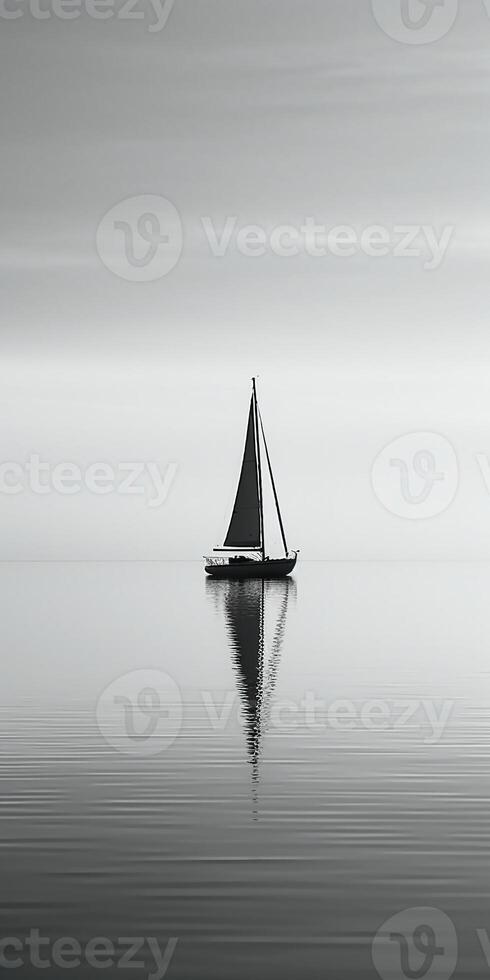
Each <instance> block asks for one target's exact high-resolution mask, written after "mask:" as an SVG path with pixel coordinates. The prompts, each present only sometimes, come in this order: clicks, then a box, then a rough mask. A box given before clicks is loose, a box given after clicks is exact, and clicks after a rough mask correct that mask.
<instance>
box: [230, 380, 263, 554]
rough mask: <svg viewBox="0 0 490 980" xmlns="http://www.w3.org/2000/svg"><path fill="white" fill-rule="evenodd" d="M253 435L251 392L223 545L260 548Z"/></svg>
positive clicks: (255, 448) (253, 411)
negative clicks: (242, 451) (245, 430)
mask: <svg viewBox="0 0 490 980" xmlns="http://www.w3.org/2000/svg"><path fill="white" fill-rule="evenodd" d="M257 470H258V468H257V443H256V436H255V404H254V399H253V396H252V400H251V402H250V412H249V415H248V426H247V438H246V439H245V451H244V454H243V463H242V469H241V473H240V480H239V481H238V490H237V494H236V498H235V506H234V508H233V514H232V515H231V521H230V526H229V528H228V534H227V535H226V539H225V548H260V546H261V535H260V498H259V481H258V472H257Z"/></svg>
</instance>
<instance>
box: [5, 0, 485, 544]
mask: <svg viewBox="0 0 490 980" xmlns="http://www.w3.org/2000/svg"><path fill="white" fill-rule="evenodd" d="M446 2H447V3H448V4H449V0H446ZM52 3H53V0H42V3H41V6H42V8H43V9H45V10H51V11H52V10H53V6H52ZM392 3H393V6H394V7H395V8H396V7H397V4H398V0H392ZM413 4H414V7H413V10H414V13H417V15H418V13H420V10H418V8H421V7H422V4H421V3H420V0H413ZM417 5H418V6H417ZM82 6H83V12H82V14H81V16H80V17H79V18H78V19H76V20H62V19H60V18H59V17H56V16H51V17H50V18H46V19H42V20H40V19H37V18H36V17H35V16H33V14H32V13H31V12H29V9H28V2H27V0H8V3H7V8H8V10H10V11H15V10H22V14H23V15H22V17H19V18H18V19H15V20H14V19H8V20H7V19H1V18H0V20H1V25H0V27H1V36H0V56H1V64H2V78H3V84H2V87H1V89H0V101H1V107H2V121H3V124H2V134H3V140H2V153H1V177H2V179H1V202H2V222H1V229H0V236H1V237H0V259H1V264H2V279H1V301H2V325H1V346H2V360H1V378H0V381H1V384H0V399H1V416H0V426H1V430H0V432H1V444H2V458H3V460H17V461H21V462H22V461H23V460H25V459H26V458H27V457H28V456H29V455H30V454H33V453H38V454H39V455H40V456H41V457H42V458H43V459H44V460H49V461H51V462H52V463H53V464H55V463H57V462H60V461H69V462H72V463H75V464H78V465H80V466H86V465H89V464H90V463H91V462H95V461H107V462H108V463H110V464H113V465H117V463H118V462H119V461H121V460H123V461H124V460H126V461H127V460H130V461H131V460H136V461H138V460H142V461H145V460H153V461H157V462H159V464H160V465H161V467H162V469H164V468H165V466H166V465H167V464H168V462H170V461H173V462H175V463H176V464H177V474H176V477H175V480H174V483H173V486H172V490H171V493H170V495H169V497H168V500H167V502H166V504H165V505H164V506H163V507H161V508H153V509H152V508H149V507H148V506H147V504H146V502H145V499H143V498H142V497H136V496H134V497H130V496H121V495H116V494H110V495H107V496H97V495H90V494H89V493H83V494H79V495H75V496H61V495H59V494H50V495H44V496H39V495H35V494H32V493H30V492H29V493H27V492H26V493H22V494H18V495H13V496H6V495H0V531H1V541H2V545H1V549H0V555H1V557H4V558H30V557H38V558H41V557H51V558H53V557H66V558H79V557H94V558H117V557H154V558H158V557H189V558H190V557H196V558H199V557H200V555H201V554H202V553H203V551H205V550H206V549H209V548H211V547H212V546H213V545H216V544H218V543H219V542H220V539H221V537H222V535H223V534H224V532H225V530H226V526H227V521H228V518H229V510H230V507H231V503H232V498H233V489H234V484H235V481H236V478H237V475H238V466H239V459H240V453H241V448H242V440H243V437H244V431H245V422H246V411H247V403H248V397H249V378H250V376H251V374H252V373H259V374H260V390H261V393H262V401H263V410H264V421H265V423H266V429H267V433H268V437H269V441H270V448H271V453H272V458H273V463H275V465H276V469H277V471H278V472H277V476H278V482H279V490H280V495H281V499H282V501H283V505H284V511H285V518H286V526H287V530H288V532H289V538H290V543H291V545H292V546H295V547H301V548H302V549H303V554H304V556H305V557H315V558H316V557H333V558H342V557H345V558H357V557H359V558H366V557H384V558H390V557H391V558H393V557H395V558H402V557H475V556H479V557H490V494H489V492H488V491H487V489H486V487H485V482H484V479H483V477H482V471H481V460H480V463H478V461H477V460H476V458H475V454H480V456H482V455H484V454H486V453H487V452H488V454H489V456H490V431H489V427H488V419H489V412H490V384H489V363H490V357H489V355H490V332H489V325H488V321H489V314H488V309H489V305H490V304H489V299H490V296H489V293H490V287H489V275H488V266H489V259H490V240H489V234H488V210H489V203H490V202H489V198H490V187H489V184H490V182H489V178H488V159H489V149H490V140H489V134H490V113H489V111H488V110H489V95H490V76H489V67H488V44H489V41H490V18H489V16H488V13H487V10H486V6H485V4H483V3H480V2H477V0H474V2H470V0H467V2H464V3H463V2H461V3H460V5H459V6H460V9H459V12H458V16H457V19H456V21H455V23H454V25H453V26H452V28H451V30H449V32H448V33H447V34H446V35H445V36H444V37H442V38H440V39H439V40H437V41H435V42H434V43H430V44H423V45H422V44H420V45H419V44H404V43H400V42H399V41H397V40H395V39H393V38H392V37H389V36H388V35H387V34H386V33H384V32H383V30H382V29H381V27H380V26H379V24H378V23H377V22H376V20H375V18H374V16H373V10H372V6H371V3H370V2H369V0H318V2H317V0H305V2H304V3H301V4H300V3H298V2H294V3H293V2H292V0H268V2H265V0H261V2H259V0H247V2H244V0H240V2H236V0H205V2H196V0H175V4H174V6H173V9H172V10H171V12H170V16H169V18H168V23H167V24H166V26H165V28H164V29H162V30H161V31H159V32H153V33H152V32H150V31H149V29H148V28H149V26H151V25H152V23H154V21H155V12H154V10H153V9H152V7H151V5H150V4H148V5H147V6H146V7H145V6H143V5H142V4H141V3H140V4H139V6H138V7H137V8H135V9H137V10H138V11H141V12H143V13H144V17H143V19H140V20H123V19H121V17H120V16H117V17H113V18H111V19H108V20H96V19H94V18H93V17H91V16H89V14H88V12H87V4H86V3H85V2H83V4H82ZM398 6H399V4H398ZM118 7H119V8H120V7H121V4H118ZM150 194H151V195H159V196H162V197H164V198H167V199H168V200H169V201H171V202H172V204H173V205H174V206H175V207H176V208H177V210H178V212H179V213H180V216H181V220H182V226H183V235H184V245H183V252H182V256H181V258H180V261H179V263H178V264H177V265H176V267H175V268H174V269H173V270H172V271H171V272H170V273H169V274H168V275H165V276H163V277H162V278H159V279H157V280H155V281H153V282H134V281H127V280H125V279H123V278H120V277H118V276H117V275H115V274H113V273H112V272H110V271H109V270H108V269H107V268H106V267H105V265H104V264H103V262H102V261H101V259H100V257H99V255H98V253H97V249H96V233H97V228H98V226H99V223H100V222H101V220H102V218H103V216H104V215H105V213H106V212H107V211H108V210H109V209H111V208H112V207H113V206H114V205H116V204H117V203H118V202H120V201H122V200H124V199H127V198H133V197H137V196H140V195H150ZM228 216H235V218H236V225H237V227H238V228H239V227H241V226H244V225H259V226H260V227H261V228H263V229H265V231H266V233H267V234H269V233H270V232H271V230H273V229H274V228H275V227H277V226H278V225H292V226H295V227H298V228H299V227H301V225H302V224H303V223H304V221H305V219H306V218H307V217H308V216H311V217H313V218H314V219H315V220H316V222H317V223H319V224H323V225H325V226H326V227H327V228H331V227H333V226H336V225H349V226H352V228H354V229H355V230H356V233H357V234H358V235H361V233H362V231H363V229H366V228H367V227H369V226H372V225H379V226H382V227H383V228H385V229H387V231H388V232H389V233H390V234H392V233H393V229H394V228H395V227H396V226H401V225H420V226H428V227H430V228H432V229H434V233H436V234H437V236H441V234H442V233H443V230H444V229H445V228H446V227H449V226H450V227H451V228H452V229H453V231H452V237H451V241H450V245H449V247H448V249H447V252H446V254H445V256H444V258H443V261H442V262H441V263H440V265H439V267H438V268H435V269H432V270H428V269H426V268H424V263H426V262H427V261H428V259H429V258H430V256H429V254H428V252H427V248H425V251H424V252H423V254H420V255H419V256H416V257H411V258H408V257H404V258H403V257H395V256H394V255H393V254H389V255H386V256H384V257H376V258H375V257H372V256H368V255H366V254H364V253H361V254H356V255H354V256H353V257H351V258H346V257H342V258H340V257H336V256H335V255H332V254H327V255H326V256H324V257H312V256H310V255H308V254H300V255H297V256H293V257H289V258H286V257H281V256H278V255H275V254H272V253H271V252H270V251H267V254H265V255H263V256H262V257H260V258H257V257H256V258H251V257H246V256H245V255H243V254H241V252H240V251H239V249H237V247H236V242H235V241H234V240H233V241H232V243H231V245H230V249H229V251H228V253H227V254H226V255H225V256H224V257H222V258H217V257H216V256H214V255H213V254H212V252H211V250H210V246H209V242H208V241H207V240H206V237H205V234H204V229H203V225H202V219H203V217H204V218H206V217H208V218H209V219H210V220H211V222H212V223H213V225H214V227H215V228H216V229H218V230H221V229H222V228H223V227H224V225H225V222H226V219H227V217H228ZM419 431H420V432H427V431H429V432H436V433H442V434H443V435H444V436H446V437H447V439H448V440H449V441H450V442H451V443H452V445H453V446H454V448H455V450H456V454H457V457H458V462H459V467H460V485H459V491H458V493H457V495H456V497H455V499H454V501H453V502H452V503H451V506H448V509H447V510H445V511H444V513H440V514H439V515H437V516H435V517H433V518H432V519H429V520H420V521H417V520H404V519H403V518H400V517H399V516H398V517H397V516H396V515H394V514H392V513H388V512H387V510H386V508H384V507H383V506H382V503H380V501H379V499H378V498H377V497H376V494H375V493H374V492H373V490H372V488H371V482H370V469H371V464H372V462H373V460H374V459H375V457H376V456H377V454H378V453H379V452H380V450H382V449H383V447H384V446H385V445H386V444H387V443H389V442H390V441H392V440H394V439H396V438H397V437H399V436H402V435H403V434H404V433H407V432H419ZM422 448H423V447H422Z"/></svg>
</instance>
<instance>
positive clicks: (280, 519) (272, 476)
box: [259, 410, 288, 558]
mask: <svg viewBox="0 0 490 980" xmlns="http://www.w3.org/2000/svg"><path fill="white" fill-rule="evenodd" d="M259 419H260V428H261V430H262V438H263V440H264V446H265V455H266V457H267V465H268V467H269V475H270V478H271V484H272V492H273V494H274V501H275V504H276V510H277V517H278V520H279V527H280V529H281V537H282V543H283V545H284V553H285V555H286V558H287V556H288V546H287V543H286V535H285V533H284V524H283V523H282V517H281V508H280V507H279V499H278V496H277V490H276V484H275V483H274V475H273V473H272V466H271V460H270V456H269V450H268V448H267V443H266V441H265V432H264V423H263V422H262V416H261V414H260V410H259ZM261 497H262V485H261Z"/></svg>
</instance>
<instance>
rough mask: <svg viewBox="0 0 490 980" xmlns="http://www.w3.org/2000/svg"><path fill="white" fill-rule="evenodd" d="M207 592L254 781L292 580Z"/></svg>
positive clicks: (215, 585)
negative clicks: (223, 635)
mask: <svg viewBox="0 0 490 980" xmlns="http://www.w3.org/2000/svg"><path fill="white" fill-rule="evenodd" d="M206 592H207V594H208V595H209V596H210V597H211V598H212V600H213V601H214V605H215V608H216V609H217V610H218V611H219V612H220V613H222V614H223V615H224V620H225V628H226V632H227V636H228V642H229V647H230V652H231V655H232V661H233V667H234V669H235V674H236V680H237V688H238V694H239V696H240V700H241V702H242V716H243V718H244V724H245V735H246V741H247V749H248V755H249V761H250V763H251V766H252V776H253V780H254V782H257V781H258V777H259V761H260V755H261V745H262V738H263V736H264V733H265V731H266V729H267V721H268V716H269V712H270V707H271V701H272V697H273V693H274V688H275V685H276V680H277V674H278V668H279V663H280V658H281V650H282V645H283V641H284V635H285V629H286V619H287V612H288V603H289V602H290V600H291V599H293V600H294V599H295V598H296V582H295V581H294V579H291V578H286V579H276V580H267V581H264V580H263V579H262V580H258V579H249V580H245V581H218V580H216V579H208V580H207V581H206Z"/></svg>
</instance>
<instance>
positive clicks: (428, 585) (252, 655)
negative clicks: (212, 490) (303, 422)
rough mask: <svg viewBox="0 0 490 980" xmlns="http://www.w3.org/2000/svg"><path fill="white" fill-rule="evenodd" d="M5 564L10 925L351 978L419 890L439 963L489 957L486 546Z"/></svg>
mask: <svg viewBox="0 0 490 980" xmlns="http://www.w3.org/2000/svg"><path fill="white" fill-rule="evenodd" d="M0 575H1V586H2V588H1V595H2V627H3V630H2V631H3V641H4V642H3V669H2V697H1V701H2V710H1V718H0V734H1V741H0V751H1V756H0V771H1V780H2V793H1V806H0V843H1V855H2V868H3V874H2V886H1V888H2V897H1V902H2V917H1V921H2V934H3V936H12V937H25V936H26V935H27V934H28V933H29V931H30V930H31V929H34V928H37V929H39V930H40V932H41V933H42V935H43V936H46V937H50V941H51V942H54V940H55V939H56V938H59V937H75V938H76V939H77V941H78V942H79V943H80V944H82V945H83V944H86V943H87V942H88V941H89V940H90V939H91V938H94V937H107V938H108V939H109V940H111V941H112V942H113V943H114V946H115V947H116V952H117V950H119V951H120V950H121V948H122V947H121V945H120V944H119V943H118V941H119V939H120V938H121V937H157V938H158V941H159V943H160V944H161V946H162V947H164V946H165V943H166V942H167V941H168V939H169V938H170V937H177V945H176V947H175V952H174V954H173V957H172V959H171V962H170V965H169V967H168V970H167V974H166V975H167V977H169V978H170V980H173V978H175V980H183V978H185V980H200V978H203V980H207V978H213V980H221V978H226V980H242V978H243V980H245V978H247V980H250V978H251V977H254V978H256V980H266V978H267V980H271V978H272V980H274V978H276V977H277V978H279V977H280V978H281V980H290V978H291V980H292V978H297V977H302V976H306V977H309V978H317V977H318V978H320V977H321V978H324V977H326V976H332V977H346V978H347V977H360V978H363V980H364V978H366V980H368V978H370V977H376V976H378V974H377V973H376V970H375V968H374V966H373V960H372V942H373V938H374V936H375V934H376V932H377V930H378V929H379V928H380V926H381V925H382V923H384V922H385V920H387V919H388V918H389V917H390V916H393V915H395V914H396V913H399V912H400V911H402V910H405V909H410V908H413V907H435V908H436V909H440V910H441V911H443V912H444V913H445V914H446V915H447V916H448V917H449V918H450V919H451V921H452V922H453V923H454V926H455V929H456V934H457V940H458V944H459V958H458V965H457V967H456V976H459V977H465V978H468V977H481V976H484V975H486V974H488V972H489V968H488V967H487V964H486V961H485V956H484V953H483V951H482V946H481V942H480V940H479V938H478V936H477V930H485V929H488V931H489V934H490V860H489V845H490V829H489V828H490V808H489V800H490V778H489V767H490V739H489V731H490V711H489V708H490V673H489V662H490V603H489V600H488V597H489V595H490V566H489V565H486V564H481V565H476V564H475V565H471V564H468V565H465V564H454V565H444V564H425V565H415V564H407V565H403V564H399V565H398V564H328V563H306V562H305V563H303V564H300V565H299V566H298V569H297V572H296V576H295V579H294V580H291V581H289V582H277V583H268V584H267V583H266V584H265V586H262V585H261V584H260V583H248V584H247V583H242V584H240V583H235V584H229V583H228V584H227V583H225V582H212V581H206V580H205V578H204V575H203V571H202V568H201V566H200V565H199V564H197V563H175V564H171V563H163V564H143V563H142V564H138V563H132V564H131V563H128V564H66V565H63V564H49V565H48V564H32V565H30V564H19V565H14V564H12V565H2V566H1V567H0ZM135 671H138V672H140V673H138V675H135V676H134V677H130V678H129V680H128V678H127V676H126V675H128V674H130V675H133V674H134V672H135ZM155 676H161V677H162V684H164V685H165V683H167V682H166V681H165V678H167V676H168V677H169V678H171V680H170V681H168V684H169V685H170V687H169V688H168V690H170V691H171V694H170V695H169V702H168V704H163V700H161V701H160V702H158V700H157V701H155V696H156V697H157V699H158V697H159V696H160V695H159V693H158V690H157V687H158V684H157V685H156V687H155V684H154V678H155ZM120 678H122V680H118V679H120ZM114 682H116V683H115V684H114ZM172 684H175V687H172ZM110 685H112V687H111V686H110ZM108 687H109V691H108V693H107V694H106V695H105V696H104V697H103V698H102V701H100V698H101V695H102V694H103V692H104V691H105V690H106V689H107V688H108ZM175 692H177V693H175ZM180 699H181V704H180ZM97 704H99V708H98V713H97ZM163 709H165V710H163ZM158 739H159V740H160V741H157V740H158ZM157 750H158V751H157ZM438 938H439V941H440V943H443V944H444V943H445V942H446V940H447V937H444V936H442V937H441V936H439V937H438ZM447 941H448V942H449V940H447ZM397 948H398V947H397ZM9 955H12V956H13V955H14V954H13V953H10V954H9ZM121 955H122V954H121ZM416 955H419V954H416ZM420 956H422V954H420ZM138 960H139V965H136V966H134V967H132V968H126V969H125V971H124V973H122V972H121V970H120V969H116V967H115V966H110V967H108V968H106V969H104V970H102V969H101V968H99V969H96V968H93V967H92V968H90V967H89V966H87V964H86V963H85V964H82V965H81V966H80V967H77V968H74V969H70V970H67V969H66V968H65V969H63V968H61V967H59V966H58V967H57V966H55V965H54V966H52V967H51V968H50V969H49V971H46V972H45V975H49V977H50V978H51V977H64V976H67V975H71V976H72V977H83V978H86V977H87V978H88V977H97V976H106V977H107V976H115V977H117V976H120V975H123V976H126V977H128V978H133V977H134V978H141V980H143V978H146V977H148V976H149V974H151V973H152V971H154V969H155V967H154V964H153V960H152V957H151V954H150V952H149V950H148V947H147V946H145V948H144V949H142V951H141V953H140V954H139V956H138ZM383 962H384V961H383ZM398 962H400V956H398ZM424 962H425V961H424V957H423V956H422V971H423V969H424ZM410 963H411V971H412V972H408V973H405V974H404V973H403V972H402V970H401V968H398V969H395V971H394V972H393V970H392V971H391V973H390V972H386V971H385V976H386V978H387V980H388V978H389V977H392V978H393V980H395V978H400V980H401V978H403V976H404V975H406V976H410V975H412V976H415V975H416V973H417V969H416V968H417V967H419V966H420V963H421V960H420V959H418V960H411V961H410ZM386 969H388V967H387V968H386ZM444 969H445V961H444V956H441V955H440V954H438V956H436V958H435V961H434V962H432V960H427V962H426V964H425V973H424V972H422V973H421V972H420V970H419V972H418V975H419V976H425V975H427V976H437V977H445V976H449V972H447V973H445V972H444ZM438 970H439V972H438ZM8 975H10V976H22V978H27V977H31V976H33V977H34V976H39V968H37V969H36V968H35V967H31V966H30V965H29V964H28V963H26V965H24V966H23V968H22V969H17V970H15V969H14V970H10V971H9V972H8Z"/></svg>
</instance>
